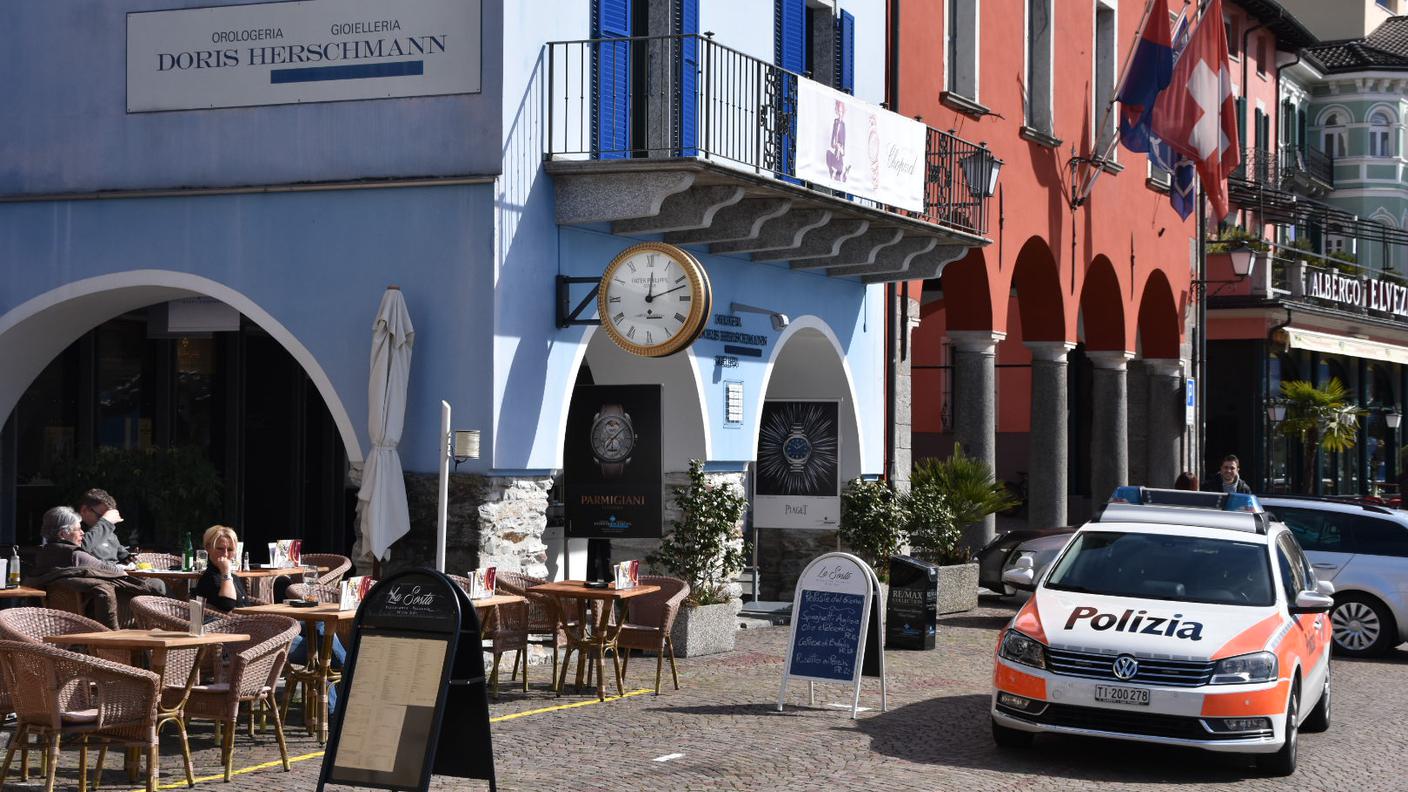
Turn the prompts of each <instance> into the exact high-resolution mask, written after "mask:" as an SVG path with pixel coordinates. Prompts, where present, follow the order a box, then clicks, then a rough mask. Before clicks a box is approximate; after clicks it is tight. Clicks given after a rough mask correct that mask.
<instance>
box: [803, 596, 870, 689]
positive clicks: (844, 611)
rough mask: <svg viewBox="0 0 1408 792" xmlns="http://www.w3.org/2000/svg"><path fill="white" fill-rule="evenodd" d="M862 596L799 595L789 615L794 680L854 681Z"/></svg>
mask: <svg viewBox="0 0 1408 792" xmlns="http://www.w3.org/2000/svg"><path fill="white" fill-rule="evenodd" d="M864 616H865V596H864V595H862V594H842V593H840V592H835V591H809V590H804V591H802V596H801V600H800V603H799V607H798V608H797V609H796V610H795V611H793V613H792V662H791V663H790V664H788V666H787V673H788V674H791V675H792V676H794V677H806V678H809V679H829V680H834V681H836V682H850V681H852V680H853V679H855V672H856V651H857V649H859V647H860V636H861V620H862V618H863V617H864Z"/></svg>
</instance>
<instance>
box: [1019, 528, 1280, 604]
mask: <svg viewBox="0 0 1408 792" xmlns="http://www.w3.org/2000/svg"><path fill="white" fill-rule="evenodd" d="M1046 585H1047V587H1048V588H1052V589H1056V590H1058V591H1076V592H1080V593H1083V594H1096V595H1106V596H1112V597H1139V598H1142V599H1161V600H1174V601H1179V602H1208V603H1214V604H1218V605H1257V606H1263V607H1264V606H1267V605H1272V604H1274V603H1275V597H1274V596H1273V595H1272V588H1271V570H1270V567H1269V566H1268V565H1267V563H1266V546H1265V545H1257V544H1253V543H1251V542H1237V541H1231V540H1227V539H1207V538H1203V537H1194V536H1160V535H1158V534H1145V533H1120V532H1115V531H1089V532H1083V533H1081V534H1079V535H1077V537H1076V538H1075V540H1074V541H1072V542H1071V545H1070V547H1068V548H1067V549H1066V551H1065V553H1064V554H1063V555H1062V556H1061V559H1060V560H1059V561H1057V562H1056V566H1055V568H1054V570H1053V571H1052V573H1051V577H1050V578H1049V579H1048V580H1047V584H1046Z"/></svg>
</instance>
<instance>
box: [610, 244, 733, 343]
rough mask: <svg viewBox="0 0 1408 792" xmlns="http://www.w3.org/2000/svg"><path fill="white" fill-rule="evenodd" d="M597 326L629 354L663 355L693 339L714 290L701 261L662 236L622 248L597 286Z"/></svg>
mask: <svg viewBox="0 0 1408 792" xmlns="http://www.w3.org/2000/svg"><path fill="white" fill-rule="evenodd" d="M596 300H597V310H598V311H599V313H600V316H601V327H602V329H603V330H605V331H606V334H607V335H609V336H610V337H611V340H612V341H614V342H616V345H617V346H619V347H621V348H622V349H624V350H626V351H627V352H630V353H631V354H633V355H640V356H642V357H664V356H666V355H673V354H674V353H676V352H678V351H680V350H681V349H684V348H685V347H687V346H689V345H690V344H692V343H694V339H696V338H698V337H699V334H700V333H701V332H703V330H704V325H705V324H706V323H707V322H708V320H709V311H710V308H711V306H712V303H713V290H712V288H711V286H710V284H709V274H708V273H707V272H705V271H704V265H702V264H700V263H699V260H698V259H696V258H695V257H694V256H693V255H691V254H690V253H688V252H687V251H684V250H681V249H680V248H678V247H675V246H674V245H667V244H665V243H663V242H644V243H641V244H639V245H635V246H633V247H629V248H626V249H625V250H623V251H621V252H620V253H619V254H618V255H617V256H616V258H614V259H612V260H611V263H610V264H607V265H606V270H605V271H604V272H603V273H602V274H601V283H600V285H599V287H598V289H597V295H596Z"/></svg>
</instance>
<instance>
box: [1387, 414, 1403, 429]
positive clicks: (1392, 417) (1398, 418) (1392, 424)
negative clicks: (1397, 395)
mask: <svg viewBox="0 0 1408 792" xmlns="http://www.w3.org/2000/svg"><path fill="white" fill-rule="evenodd" d="M1384 423H1386V424H1388V428H1390V429H1397V428H1398V425H1399V424H1401V423H1403V414H1402V413H1400V412H1399V411H1398V410H1392V411H1390V412H1388V413H1385V414H1384Z"/></svg>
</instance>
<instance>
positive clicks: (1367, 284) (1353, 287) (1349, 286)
mask: <svg viewBox="0 0 1408 792" xmlns="http://www.w3.org/2000/svg"><path fill="white" fill-rule="evenodd" d="M1305 296H1306V297H1309V298H1311V299H1313V300H1323V301H1325V302H1329V303H1335V304H1336V305H1337V306H1339V307H1342V308H1348V309H1353V310H1360V309H1367V310H1370V311H1379V312H1382V313H1387V314H1392V315H1393V316H1394V317H1396V318H1399V319H1408V286H1403V285H1400V284H1398V283H1394V282H1392V281H1388V280H1383V279H1381V278H1359V277H1350V276H1348V275H1344V274H1342V273H1340V272H1336V271H1333V270H1311V269H1307V270H1306V273H1305Z"/></svg>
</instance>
